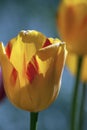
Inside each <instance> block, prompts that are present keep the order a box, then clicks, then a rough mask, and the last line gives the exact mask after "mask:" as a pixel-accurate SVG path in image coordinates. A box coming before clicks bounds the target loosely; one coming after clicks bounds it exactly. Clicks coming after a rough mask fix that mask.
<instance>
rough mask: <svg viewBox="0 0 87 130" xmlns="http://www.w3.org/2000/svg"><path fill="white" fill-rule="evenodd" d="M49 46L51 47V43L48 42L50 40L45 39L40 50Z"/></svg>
mask: <svg viewBox="0 0 87 130" xmlns="http://www.w3.org/2000/svg"><path fill="white" fill-rule="evenodd" d="M49 45H51V42H50V40H49V39H48V38H47V39H46V41H45V43H44V45H43V47H42V48H44V47H46V46H49Z"/></svg>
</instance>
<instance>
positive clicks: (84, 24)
mask: <svg viewBox="0 0 87 130" xmlns="http://www.w3.org/2000/svg"><path fill="white" fill-rule="evenodd" d="M86 26H87V16H86V17H85V18H84V19H83V21H82V24H81V29H84V28H85V27H86Z"/></svg>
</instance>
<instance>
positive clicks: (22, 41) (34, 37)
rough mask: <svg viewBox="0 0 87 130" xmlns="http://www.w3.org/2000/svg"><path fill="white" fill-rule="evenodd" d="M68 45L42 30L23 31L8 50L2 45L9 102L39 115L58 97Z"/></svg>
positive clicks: (0, 46) (2, 60)
mask: <svg viewBox="0 0 87 130" xmlns="http://www.w3.org/2000/svg"><path fill="white" fill-rule="evenodd" d="M65 57H66V49H65V44H64V43H62V42H61V41H60V40H59V39H53V38H47V37H46V36H45V35H43V34H42V33H40V32H38V31H34V30H28V31H21V32H20V33H19V34H18V36H17V37H15V38H13V39H11V40H10V41H9V42H8V44H7V45H6V47H4V45H3V43H0V64H1V67H2V73H3V81H4V87H5V91H6V94H7V97H8V98H9V100H10V101H11V102H12V103H13V104H14V105H15V106H16V107H19V108H21V109H24V110H27V111H31V112H38V111H41V110H44V109H46V108H47V107H48V106H49V105H50V104H51V103H52V102H53V101H54V100H55V99H56V97H57V95H58V93H59V90H60V83H61V78H62V72H63V68H64V62H65Z"/></svg>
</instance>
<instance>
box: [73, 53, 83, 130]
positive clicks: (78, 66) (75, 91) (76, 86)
mask: <svg viewBox="0 0 87 130" xmlns="http://www.w3.org/2000/svg"><path fill="white" fill-rule="evenodd" d="M81 65H82V57H80V56H79V58H78V64H77V74H76V81H75V88H74V95H73V102H72V113H71V114H72V115H71V130H75V128H76V127H75V122H76V108H77V95H78V89H79V81H80V72H81Z"/></svg>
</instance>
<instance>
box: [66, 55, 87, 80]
mask: <svg viewBox="0 0 87 130" xmlns="http://www.w3.org/2000/svg"><path fill="white" fill-rule="evenodd" d="M77 62H78V56H77V55H76V54H73V53H69V54H68V55H67V58H66V65H67V67H68V69H69V70H70V72H71V73H72V74H73V75H76V72H77ZM86 69H87V55H85V56H84V57H83V60H82V67H81V74H80V80H81V81H82V82H87V71H86Z"/></svg>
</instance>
